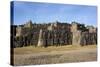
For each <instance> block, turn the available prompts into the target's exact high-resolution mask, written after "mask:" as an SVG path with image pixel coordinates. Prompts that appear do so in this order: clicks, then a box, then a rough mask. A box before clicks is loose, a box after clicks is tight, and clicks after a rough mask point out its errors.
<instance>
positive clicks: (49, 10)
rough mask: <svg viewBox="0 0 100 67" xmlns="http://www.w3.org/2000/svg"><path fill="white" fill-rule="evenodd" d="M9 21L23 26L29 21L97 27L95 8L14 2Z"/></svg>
mask: <svg viewBox="0 0 100 67" xmlns="http://www.w3.org/2000/svg"><path fill="white" fill-rule="evenodd" d="M11 8H13V11H12V12H11V19H13V22H14V24H17V25H18V24H24V23H26V22H27V21H29V20H32V22H33V23H34V22H36V23H48V22H54V21H57V20H58V21H60V22H68V23H71V22H72V21H76V22H79V23H84V24H86V25H94V26H97V7H96V6H86V5H72V4H54V3H37V2H23V1H14V2H13V4H12V3H11Z"/></svg>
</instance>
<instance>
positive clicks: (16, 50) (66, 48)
mask: <svg viewBox="0 0 100 67" xmlns="http://www.w3.org/2000/svg"><path fill="white" fill-rule="evenodd" d="M88 48H96V45H88V46H83V47H81V46H73V45H67V46H58V47H56V46H49V47H47V48H44V47H33V46H27V47H21V48H14V54H31V53H39V52H52V51H70V50H81V49H88Z"/></svg>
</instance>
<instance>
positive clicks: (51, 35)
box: [13, 30, 97, 47]
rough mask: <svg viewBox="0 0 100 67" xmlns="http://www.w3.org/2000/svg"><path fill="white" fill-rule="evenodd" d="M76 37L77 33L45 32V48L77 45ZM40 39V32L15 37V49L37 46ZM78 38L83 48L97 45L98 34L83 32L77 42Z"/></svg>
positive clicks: (62, 31) (63, 31)
mask: <svg viewBox="0 0 100 67" xmlns="http://www.w3.org/2000/svg"><path fill="white" fill-rule="evenodd" d="M74 35H76V33H72V32H68V31H65V30H59V31H57V30H54V31H48V30H43V39H44V42H45V45H44V47H47V46H62V45H71V44H73V43H76V42H74V41H73V37H74ZM38 38H39V32H32V33H30V34H28V35H27V36H20V37H13V47H23V46H29V45H32V46H37V44H38ZM77 38H78V39H79V41H80V42H79V44H80V45H82V46H84V45H92V44H97V33H89V32H81V34H80V38H79V37H78V36H77V37H75V38H74V39H75V40H77ZM76 45H77V44H76Z"/></svg>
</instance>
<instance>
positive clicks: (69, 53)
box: [14, 45, 97, 65]
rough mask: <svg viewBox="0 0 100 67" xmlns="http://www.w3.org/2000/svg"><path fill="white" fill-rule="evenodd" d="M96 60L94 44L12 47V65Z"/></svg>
mask: <svg viewBox="0 0 100 67" xmlns="http://www.w3.org/2000/svg"><path fill="white" fill-rule="evenodd" d="M96 60H97V46H96V45H88V46H83V47H81V46H72V45H68V46H59V47H56V46H50V47H47V48H43V47H32V46H28V47H22V48H14V65H38V64H56V63H69V62H85V61H96Z"/></svg>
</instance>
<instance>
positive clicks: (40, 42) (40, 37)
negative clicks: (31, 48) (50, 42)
mask: <svg viewBox="0 0 100 67" xmlns="http://www.w3.org/2000/svg"><path fill="white" fill-rule="evenodd" d="M44 45H45V41H44V36H43V30H42V29H41V30H40V33H39V39H38V45H37V46H44Z"/></svg>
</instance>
